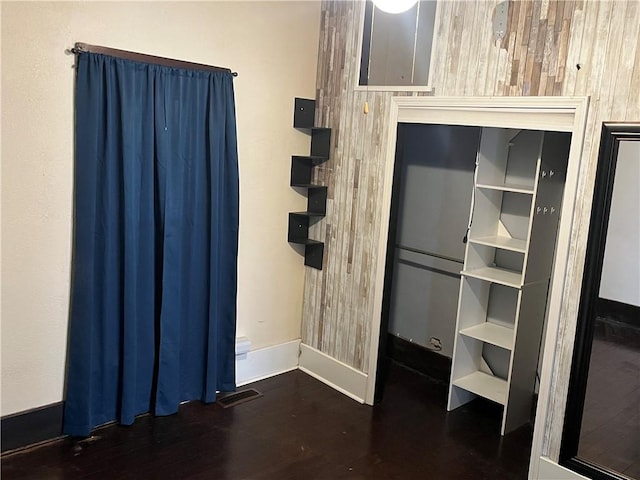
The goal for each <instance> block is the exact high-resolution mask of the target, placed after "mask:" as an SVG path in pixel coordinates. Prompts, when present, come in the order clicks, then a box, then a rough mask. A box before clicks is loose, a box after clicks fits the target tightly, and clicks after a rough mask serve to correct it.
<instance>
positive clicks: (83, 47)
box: [70, 42, 238, 77]
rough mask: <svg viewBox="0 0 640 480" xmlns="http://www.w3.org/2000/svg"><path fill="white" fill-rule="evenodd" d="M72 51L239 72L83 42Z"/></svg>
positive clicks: (166, 64)
mask: <svg viewBox="0 0 640 480" xmlns="http://www.w3.org/2000/svg"><path fill="white" fill-rule="evenodd" d="M70 51H71V53H73V54H75V55H78V54H80V53H99V54H102V55H110V56H112V57H117V58H122V59H124V60H133V61H135V62H143V63H153V64H156V65H161V66H163V67H174V68H190V69H195V70H206V71H209V72H229V73H231V75H233V76H234V77H237V76H238V72H232V71H231V69H229V68H225V67H215V66H213V65H205V64H203V63H193V62H185V61H183V60H174V59H172V58H166V57H156V56H155V55H147V54H145V53H136V52H130V51H128V50H118V49H117V48H109V47H102V46H99V45H89V44H87V43H81V42H76V44H75V45H74V46H73V48H72V49H71V50H70Z"/></svg>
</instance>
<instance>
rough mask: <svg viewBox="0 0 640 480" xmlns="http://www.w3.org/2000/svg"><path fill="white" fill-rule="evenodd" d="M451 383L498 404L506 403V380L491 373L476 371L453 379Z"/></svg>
mask: <svg viewBox="0 0 640 480" xmlns="http://www.w3.org/2000/svg"><path fill="white" fill-rule="evenodd" d="M453 384H454V385H455V386H456V387H460V388H464V389H465V390H467V391H469V392H471V393H475V394H476V395H480V396H481V397H484V398H488V399H489V400H492V401H494V402H496V403H499V404H500V405H506V403H507V381H506V380H503V379H501V378H498V377H494V376H493V375H489V374H486V373H484V372H480V371H477V372H473V373H472V374H470V375H466V376H464V377H462V378H459V379H457V380H455V381H454V382H453Z"/></svg>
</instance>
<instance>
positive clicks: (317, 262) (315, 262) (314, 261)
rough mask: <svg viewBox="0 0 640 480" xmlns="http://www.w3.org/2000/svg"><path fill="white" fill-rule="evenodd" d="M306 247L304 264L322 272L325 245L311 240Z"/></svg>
mask: <svg viewBox="0 0 640 480" xmlns="http://www.w3.org/2000/svg"><path fill="white" fill-rule="evenodd" d="M309 241H310V242H313V243H307V244H306V245H305V247H304V264H305V265H306V266H308V267H313V268H317V269H318V270H322V258H323V256H324V243H322V242H316V241H315V240H309Z"/></svg>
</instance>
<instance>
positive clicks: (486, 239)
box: [469, 235, 527, 253]
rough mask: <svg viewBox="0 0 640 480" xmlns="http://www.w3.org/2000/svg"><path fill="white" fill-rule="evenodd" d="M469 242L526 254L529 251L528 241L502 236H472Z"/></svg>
mask: <svg viewBox="0 0 640 480" xmlns="http://www.w3.org/2000/svg"><path fill="white" fill-rule="evenodd" d="M469 242H471V243H477V244H479V245H487V246H489V247H494V248H500V249H503V250H510V251H512V252H519V253H524V252H526V250H527V241H526V240H523V239H521V238H513V237H507V236H501V235H484V236H479V237H473V236H470V237H469Z"/></svg>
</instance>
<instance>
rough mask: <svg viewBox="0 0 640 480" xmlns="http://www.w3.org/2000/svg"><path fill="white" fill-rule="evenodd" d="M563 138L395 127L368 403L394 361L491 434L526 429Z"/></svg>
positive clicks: (498, 130) (564, 157)
mask: <svg viewBox="0 0 640 480" xmlns="http://www.w3.org/2000/svg"><path fill="white" fill-rule="evenodd" d="M571 137H572V135H571V132H562V131H560V132H558V131H553V130H544V129H534V128H511V127H506V126H505V127H495V126H486V127H485V126H480V125H445V124H428V123H403V122H399V123H398V125H397V137H396V139H397V140H396V149H395V166H394V174H393V186H392V192H391V211H390V217H389V231H388V241H387V252H386V259H387V261H386V266H385V278H384V292H383V302H382V318H381V328H380V338H379V345H380V348H379V351H378V353H379V364H378V378H377V381H378V383H377V389H376V399H377V400H380V399H382V398H383V396H384V386H385V381H386V379H387V374H386V372H387V369H388V366H389V364H390V362H394V363H396V364H399V365H401V366H404V367H408V368H410V369H412V370H416V371H418V372H419V373H421V374H423V375H426V376H427V377H430V379H432V380H433V381H434V382H435V383H434V384H439V385H440V388H441V387H442V384H443V383H444V384H446V386H447V387H446V389H447V391H448V398H447V401H446V409H447V410H448V411H451V412H455V411H456V410H457V409H458V408H460V407H463V406H464V405H466V404H469V403H470V402H475V403H476V404H485V405H484V406H482V407H480V408H475V407H474V411H477V415H480V416H482V415H484V412H488V414H490V415H492V416H494V417H495V434H496V435H504V434H507V433H509V432H512V431H514V430H517V429H519V428H520V427H523V426H525V425H528V424H530V425H533V421H534V417H535V406H536V398H537V395H538V392H539V378H540V371H541V366H542V359H543V351H544V348H543V338H544V331H545V323H546V322H545V318H546V317H547V311H548V309H547V306H548V294H549V286H550V284H551V280H552V276H553V262H554V257H555V251H556V240H557V233H558V226H559V222H560V211H561V206H562V199H563V192H564V186H565V178H566V172H567V167H568V163H569V151H570V146H571ZM443 401H444V399H443ZM485 407H486V408H485ZM496 412H498V413H496ZM454 415H455V414H454Z"/></svg>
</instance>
